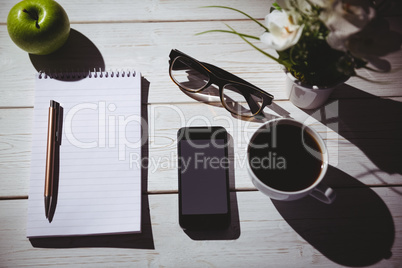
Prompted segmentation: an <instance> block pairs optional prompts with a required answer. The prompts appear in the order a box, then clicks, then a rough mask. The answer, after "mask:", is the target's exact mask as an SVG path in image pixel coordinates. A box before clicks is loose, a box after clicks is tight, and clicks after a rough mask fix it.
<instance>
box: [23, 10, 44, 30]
mask: <svg viewBox="0 0 402 268" xmlns="http://www.w3.org/2000/svg"><path fill="white" fill-rule="evenodd" d="M22 11H23V12H25V13H27V14H28V15H29V16H30V17H31V18H32V19H33V20H35V22H36V23H35V26H36V28H38V29H39V28H40V27H39V23H38V20H39V16H38V13H36V12H32V11H28V10H26V9H25V8H24V9H23V10H22Z"/></svg>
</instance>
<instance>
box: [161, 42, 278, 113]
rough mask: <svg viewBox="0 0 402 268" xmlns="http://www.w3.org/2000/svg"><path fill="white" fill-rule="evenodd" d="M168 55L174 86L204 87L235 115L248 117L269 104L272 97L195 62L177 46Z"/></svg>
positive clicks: (219, 71) (230, 75)
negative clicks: (215, 94) (217, 96)
mask: <svg viewBox="0 0 402 268" xmlns="http://www.w3.org/2000/svg"><path fill="white" fill-rule="evenodd" d="M169 57H170V61H169V63H170V66H169V75H170V78H172V80H173V82H175V83H176V85H178V86H179V87H180V88H181V89H182V90H184V91H187V92H191V93H199V92H201V91H203V90H205V89H208V91H211V90H212V91H215V93H219V97H220V100H221V103H222V105H223V106H224V107H225V108H226V109H227V110H228V111H229V112H231V113H233V114H235V115H240V116H245V117H252V116H255V115H258V114H260V113H261V112H262V110H263V109H264V107H265V106H267V105H269V104H271V103H272V100H273V98H274V96H272V95H271V94H269V93H267V92H265V91H264V90H262V89H259V88H258V87H256V86H254V85H252V84H250V83H249V82H247V81H244V80H243V79H241V78H239V77H237V76H235V75H234V74H231V73H229V72H227V71H225V70H223V69H221V68H219V67H216V66H214V65H212V64H209V63H205V62H199V61H198V60H196V59H194V58H192V57H190V56H188V55H186V54H184V53H183V52H181V51H179V50H177V49H172V51H171V52H170V55H169ZM213 85H216V86H218V88H219V92H216V91H217V88H216V87H213ZM211 88H212V89H211Z"/></svg>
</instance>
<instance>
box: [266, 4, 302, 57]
mask: <svg viewBox="0 0 402 268" xmlns="http://www.w3.org/2000/svg"><path fill="white" fill-rule="evenodd" d="M296 21H297V17H296V14H292V13H288V12H286V11H285V10H281V11H279V10H274V11H272V12H271V13H270V14H268V15H267V16H266V17H265V25H266V26H267V28H268V30H269V32H265V33H264V34H262V35H261V37H260V40H261V42H263V43H265V44H267V45H268V46H269V47H271V48H273V49H275V50H277V51H282V50H285V49H287V48H289V47H291V46H293V45H295V44H296V43H297V42H298V41H299V39H300V36H301V34H302V32H303V27H304V26H303V25H298V24H296Z"/></svg>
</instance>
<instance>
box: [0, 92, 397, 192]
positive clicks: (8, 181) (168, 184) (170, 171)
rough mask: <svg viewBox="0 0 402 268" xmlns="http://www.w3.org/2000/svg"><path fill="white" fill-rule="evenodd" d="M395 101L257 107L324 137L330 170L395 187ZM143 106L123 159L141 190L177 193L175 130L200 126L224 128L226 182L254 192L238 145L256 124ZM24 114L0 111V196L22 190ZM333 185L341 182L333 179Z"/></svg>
mask: <svg viewBox="0 0 402 268" xmlns="http://www.w3.org/2000/svg"><path fill="white" fill-rule="evenodd" d="M401 100H402V98H393V99H381V98H372V99H348V100H341V101H338V102H336V101H335V102H332V103H329V105H327V106H325V107H324V108H323V109H321V110H318V111H316V112H315V113H312V112H310V113H306V112H304V111H302V110H300V109H298V108H296V107H295V106H294V105H293V104H291V103H290V102H288V101H278V102H275V103H274V105H272V106H271V107H269V108H267V109H266V110H265V111H266V115H267V118H266V120H268V119H271V118H275V117H278V116H283V117H286V116H289V117H293V118H295V119H296V120H299V121H301V122H305V123H306V124H308V125H310V126H312V127H313V128H314V129H316V130H317V131H318V132H319V133H320V135H321V136H322V137H323V138H324V140H325V142H326V144H327V147H328V151H329V159H330V164H331V165H332V166H333V167H336V168H337V169H340V170H342V171H343V172H346V173H347V174H350V175H351V176H353V177H355V178H356V179H357V180H359V181H361V182H363V183H365V184H368V185H400V184H402V171H401V169H400V162H401V159H402V156H401V152H400V150H399V148H401V146H402V140H401V137H402V129H401V125H400V122H401V116H402V112H400V111H401V106H402V104H401V103H400V101H401ZM145 107H146V108H147V109H148V111H147V112H148V126H145V128H146V129H148V137H150V138H149V140H148V154H147V155H144V157H145V159H142V160H141V159H140V158H139V156H136V155H132V156H131V158H130V159H128V163H127V164H131V165H134V166H136V165H138V166H141V165H144V166H146V165H147V163H148V171H147V172H148V182H147V184H148V191H150V192H159V191H176V190H177V148H176V133H177V130H178V129H179V128H180V127H182V126H195V125H208V124H211V125H222V126H224V127H225V128H226V129H227V131H228V132H229V134H230V135H231V137H232V139H233V146H232V150H230V152H231V155H230V156H231V157H232V159H235V160H234V163H233V168H232V169H231V177H232V178H235V185H233V187H236V189H255V188H254V186H253V185H252V183H251V181H250V179H249V175H248V173H247V170H246V162H245V157H246V146H247V143H248V141H249V139H250V138H251V135H252V134H253V133H254V131H255V130H256V129H257V128H258V127H259V126H260V125H261V123H262V122H249V121H243V120H239V119H236V118H233V117H232V116H231V115H230V113H229V112H227V111H226V110H225V109H224V108H222V107H219V106H212V105H208V104H203V103H194V104H153V105H148V106H144V108H145ZM373 107H376V109H373ZM378 111H383V112H384V113H382V112H380V113H379V112H378ZM32 112H33V109H30V108H27V109H0V181H1V183H0V197H5V196H26V195H27V193H28V185H29V167H30V166H29V165H30V150H31V136H30V135H31V120H32ZM388 114H392V116H386V115H388ZM146 160H148V161H146ZM328 176H329V178H331V177H335V175H333V174H329V175H328ZM334 185H335V186H337V187H341V186H343V187H345V186H348V185H347V184H344V182H339V183H337V182H336V180H335V182H334Z"/></svg>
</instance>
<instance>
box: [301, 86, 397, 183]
mask: <svg viewBox="0 0 402 268" xmlns="http://www.w3.org/2000/svg"><path fill="white" fill-rule="evenodd" d="M380 86H381V84H379V87H380ZM336 96H343V97H345V96H347V98H346V99H343V98H342V99H337V100H335V101H332V102H330V103H329V104H327V105H326V106H323V107H322V108H320V109H318V110H315V111H306V112H307V113H309V114H310V115H311V116H312V117H314V118H315V119H317V120H318V121H320V122H322V123H323V124H324V125H326V126H327V127H329V128H331V129H332V130H334V131H335V132H337V133H339V135H341V136H342V137H344V138H345V139H347V140H348V141H349V142H351V143H352V144H354V145H356V146H357V147H358V148H359V149H360V150H361V151H362V152H363V153H364V154H365V155H366V156H367V157H368V158H369V159H370V160H371V161H372V162H373V163H374V164H375V165H376V166H377V167H378V170H370V171H368V172H372V173H373V174H374V175H375V173H376V171H383V172H387V173H389V174H402V165H401V159H402V150H400V148H402V138H401V137H402V124H401V122H402V103H401V102H398V101H395V100H391V99H387V98H381V97H377V96H374V95H372V94H369V93H366V92H364V91H361V90H359V89H357V88H354V87H352V86H349V85H347V84H344V85H343V86H342V87H341V88H339V89H337V91H336ZM363 175H364V174H363ZM377 178H378V179H379V180H380V181H381V182H382V183H386V182H385V181H382V179H381V178H380V177H377ZM357 179H358V178H357Z"/></svg>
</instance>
